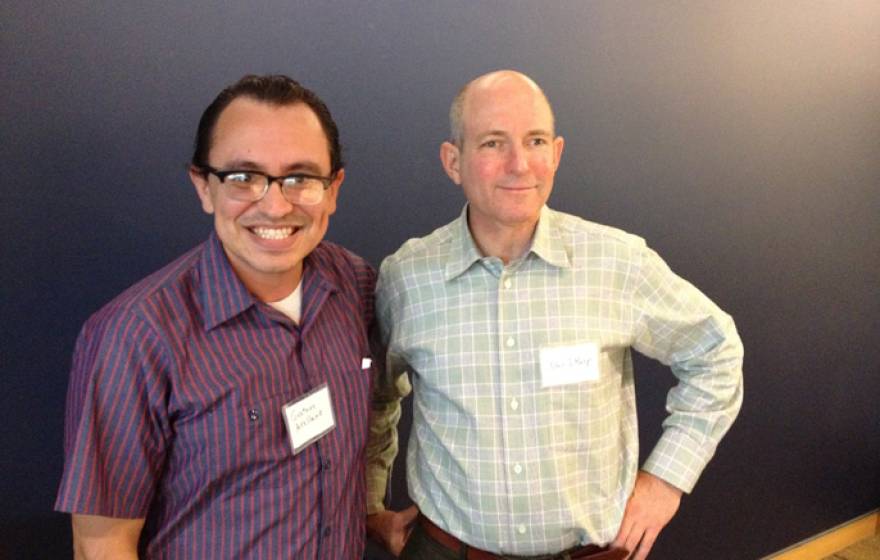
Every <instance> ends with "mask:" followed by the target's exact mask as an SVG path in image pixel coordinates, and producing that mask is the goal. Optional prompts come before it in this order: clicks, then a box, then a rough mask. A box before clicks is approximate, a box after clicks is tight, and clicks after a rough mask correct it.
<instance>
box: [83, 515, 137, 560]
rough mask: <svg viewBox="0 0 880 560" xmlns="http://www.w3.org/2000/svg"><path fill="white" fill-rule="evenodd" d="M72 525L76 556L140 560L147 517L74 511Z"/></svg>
mask: <svg viewBox="0 0 880 560" xmlns="http://www.w3.org/2000/svg"><path fill="white" fill-rule="evenodd" d="M71 525H72V528H73V557H74V559H75V560H137V557H138V555H137V546H138V539H139V538H140V534H141V530H142V529H143V526H144V519H119V518H113V517H103V516H99V515H82V514H74V515H73V516H72V519H71Z"/></svg>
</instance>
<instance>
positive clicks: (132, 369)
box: [55, 234, 375, 560]
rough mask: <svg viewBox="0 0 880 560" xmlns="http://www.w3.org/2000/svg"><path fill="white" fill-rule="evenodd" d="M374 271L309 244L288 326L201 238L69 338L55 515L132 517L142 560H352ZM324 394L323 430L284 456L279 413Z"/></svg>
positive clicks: (361, 512)
mask: <svg viewBox="0 0 880 560" xmlns="http://www.w3.org/2000/svg"><path fill="white" fill-rule="evenodd" d="M374 284H375V271H374V270H373V268H372V267H371V266H370V265H369V264H368V263H367V262H365V261H364V260H363V259H361V258H359V257H357V256H355V255H353V254H352V253H350V252H348V251H346V250H345V249H343V248H341V247H339V246H336V245H334V244H332V243H328V242H323V243H321V244H320V245H319V246H318V247H317V248H316V249H315V250H314V251H313V252H312V253H311V254H310V255H309V256H308V257H307V258H306V259H305V261H304V267H303V279H302V287H303V300H302V302H303V303H302V319H301V321H300V324H299V325H296V324H295V323H293V322H292V321H291V320H290V319H289V318H287V317H286V316H284V315H283V314H281V313H280V312H278V311H277V310H275V309H272V308H271V307H270V306H268V305H266V304H264V303H262V302H259V301H258V300H256V299H255V298H254V297H253V296H252V295H251V294H250V293H249V292H248V290H247V289H246V288H245V287H244V285H243V284H242V283H241V281H240V280H239V279H238V278H237V276H236V275H235V273H234V271H233V270H232V268H231V267H230V265H229V262H228V260H227V258H226V255H225V254H224V252H223V248H222V246H221V244H220V242H219V240H218V239H217V237H216V235H214V234H212V235H211V237H210V239H209V240H208V241H206V242H205V243H203V244H202V245H200V246H198V247H196V248H195V249H193V250H191V251H189V252H188V253H187V254H185V255H183V256H182V257H180V258H179V259H177V260H176V261H174V262H173V263H171V264H169V265H168V266H166V267H164V268H163V269H161V270H159V271H158V272H156V273H154V274H152V275H150V276H149V277H147V278H145V279H144V280H142V281H141V282H139V283H137V284H135V285H134V286H132V287H131V288H129V289H128V290H126V291H125V292H123V293H122V294H121V295H119V296H118V297H117V298H115V299H114V300H113V301H111V302H110V303H109V304H107V305H106V306H105V307H104V308H102V309H101V310H100V311H98V312H97V313H96V314H95V315H93V316H92V317H91V318H90V319H89V320H88V321H87V322H86V324H85V326H84V327H83V329H82V332H81V333H80V336H79V339H78V341H77V345H76V350H75V353H74V357H73V366H72V371H71V378H70V387H69V389H68V396H67V414H66V423H65V437H64V447H65V466H64V474H63V477H62V481H61V487H60V489H59V491H58V497H57V501H56V503H55V508H56V509H57V510H60V511H67V512H72V513H84V514H92V515H102V516H108V517H119V518H141V517H146V519H147V520H146V524H145V526H144V533H143V535H142V539H141V553H142V555H143V556H144V557H146V558H200V559H212V558H230V559H231V558H235V559H239V558H253V559H267V560H270V559H271V560H277V559H281V558H326V559H333V560H337V559H340V558H358V559H359V558H361V557H362V555H363V548H364V538H365V536H364V532H365V530H364V518H365V515H366V510H365V505H364V504H365V487H364V444H365V442H366V437H367V430H368V415H369V409H370V402H369V399H370V390H371V385H372V379H373V372H372V368H371V367H370V366H368V367H367V368H366V369H364V368H363V366H364V365H365V364H364V363H363V359H364V358H367V357H369V356H370V351H369V340H368V329H369V328H370V327H371V325H372V322H373V288H374ZM323 383H326V384H327V385H328V387H329V389H330V396H331V400H332V403H333V411H334V414H335V417H336V427H335V429H333V430H332V431H331V432H330V433H329V434H327V435H326V436H324V437H323V438H321V439H320V440H318V441H317V442H315V443H314V444H312V445H311V446H309V447H308V448H306V449H305V450H303V451H302V452H300V453H299V454H297V455H293V453H292V451H291V446H290V440H289V437H288V435H287V431H286V428H285V425H284V420H283V417H282V406H283V405H284V404H286V403H288V402H290V401H292V400H294V399H296V398H298V397H299V396H302V395H304V394H306V393H308V392H309V391H310V390H311V389H313V388H315V387H317V386H319V385H321V384H323Z"/></svg>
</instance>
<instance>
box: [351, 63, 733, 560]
mask: <svg viewBox="0 0 880 560" xmlns="http://www.w3.org/2000/svg"><path fill="white" fill-rule="evenodd" d="M450 128H451V139H450V140H449V141H447V142H444V143H443V144H442V146H441V148H440V159H441V161H442V163H443V168H444V170H445V171H446V173H447V174H448V175H449V177H450V179H452V181H453V182H454V183H455V184H456V185H459V186H460V187H461V189H462V191H463V192H464V195H465V198H466V199H467V204H466V205H465V207H464V209H463V210H462V212H461V215H460V216H459V217H458V218H457V219H456V220H455V221H453V222H452V223H450V224H448V225H446V226H444V227H442V228H440V229H438V230H436V231H434V232H433V233H431V234H430V235H428V236H426V237H423V238H420V239H412V240H410V241H407V242H406V243H405V244H404V245H403V246H402V247H401V248H400V249H399V250H398V251H397V252H396V253H395V254H394V255H392V256H390V257H388V258H387V259H385V261H384V262H383V264H382V267H381V271H380V277H379V281H378V284H377V303H376V305H377V314H378V317H379V321H380V325H381V335H382V339H383V340H382V342H383V343H384V344H385V346H386V347H387V355H386V360H385V362H386V363H385V364H384V365H385V368H384V371H385V375H384V377H383V378H381V379H380V380H379V382H378V383H377V384H376V389H375V394H374V404H373V406H374V411H373V417H372V424H371V435H370V440H369V442H368V447H367V455H368V457H367V462H368V467H367V472H368V482H367V486H368V492H367V494H368V503H367V510H368V513H369V515H368V518H367V526H368V529H369V531H370V532H371V534H372V535H373V536H374V537H375V538H377V539H378V540H380V541H381V542H383V543H384V544H385V546H386V547H387V548H388V550H389V551H391V552H392V553H393V554H394V555H400V557H401V558H420V559H424V558H428V559H433V558H437V559H447V558H448V559H450V560H452V559H455V558H499V557H503V558H511V557H512V558H516V557H527V558H535V557H538V558H560V559H563V558H565V559H567V558H594V559H597V560H598V559H610V558H618V559H622V558H632V559H634V560H643V559H644V558H646V557H647V555H648V552H649V551H650V550H651V547H652V546H653V544H654V542H655V539H656V538H657V535H658V534H659V532H660V531H661V530H662V529H663V527H664V526H665V525H666V524H667V523H668V522H669V520H670V519H671V518H672V517H673V515H674V514H675V512H676V511H677V509H678V507H679V503H680V500H681V494H682V493H683V492H690V491H691V490H692V488H693V487H694V484H695V483H696V481H697V478H698V477H699V475H700V473H701V472H702V471H703V469H704V468H705V466H706V464H707V463H708V461H709V459H710V458H711V457H712V455H713V453H714V451H715V448H716V446H717V444H718V442H719V441H720V439H721V438H722V437H723V436H724V434H725V433H726V432H727V430H728V428H729V427H730V425H731V423H732V422H733V420H734V418H735V417H736V415H737V413H738V412H739V408H740V406H741V403H742V355H743V350H742V344H741V342H740V339H739V337H738V335H737V332H736V329H735V327H734V324H733V321H732V319H731V318H730V316H728V315H727V314H725V313H724V312H723V311H722V310H721V309H719V308H718V307H717V306H716V305H715V304H714V303H712V302H711V301H710V300H709V299H708V298H707V297H706V296H705V295H703V294H702V293H701V292H700V291H699V290H697V289H696V288H695V287H694V286H692V285H691V284H689V283H687V282H686V281H685V280H683V279H681V278H680V277H678V276H676V275H675V274H674V273H673V272H672V271H671V270H670V269H669V267H668V266H667V265H666V263H664V262H663V260H662V259H661V258H660V257H659V256H658V255H657V254H656V253H654V252H653V251H651V250H650V249H649V248H648V247H647V246H646V245H645V242H644V241H643V240H642V239H640V238H638V237H636V236H634V235H631V234H628V233H625V232H622V231H620V230H617V229H614V228H611V227H608V226H603V225H599V224H595V223H592V222H588V221H585V220H583V219H581V218H578V217H575V216H571V215H568V214H564V213H561V212H557V211H554V210H551V209H550V208H548V207H547V206H546V202H547V199H548V198H549V196H550V193H551V191H552V189H553V178H554V175H555V173H556V170H557V168H558V166H559V162H560V158H561V156H562V151H563V147H564V140H563V139H562V138H561V137H559V136H557V135H556V133H555V127H554V117H553V111H552V109H551V107H550V104H549V102H548V100H547V98H546V96H545V95H544V93H543V92H542V90H541V88H540V87H539V86H538V85H537V84H536V83H535V82H534V81H533V80H531V79H530V78H529V77H527V76H525V75H523V74H520V73H518V72H513V71H498V72H493V73H490V74H486V75H484V76H481V77H479V78H477V79H475V80H473V81H471V82H470V83H468V84H467V85H466V86H465V87H464V88H463V89H462V90H461V92H460V93H459V94H458V96H457V97H456V98H455V100H454V101H453V104H452V108H451V110H450ZM631 349H635V350H637V351H638V352H640V353H642V354H645V355H647V356H650V357H652V358H654V359H657V360H659V361H661V362H662V363H664V364H667V365H669V366H670V367H671V369H672V372H673V374H675V376H676V377H677V379H678V383H677V385H676V386H675V387H674V388H673V389H672V390H671V391H670V393H669V398H668V401H667V402H668V409H669V412H670V414H669V416H668V417H667V419H666V421H665V422H664V424H663V427H664V432H663V435H662V437H661V438H660V440H659V442H658V443H657V445H656V446H655V447H654V449H653V450H652V451H651V453H650V455H649V456H648V458H647V460H646V461H645V463H644V464H643V465H642V467H641V469H639V464H638V457H639V451H638V429H637V420H636V405H635V391H634V384H633V368H632V359H631ZM407 373H408V374H409V376H408V375H407ZM410 378H411V380H412V390H413V396H414V398H413V428H412V433H411V436H410V441H409V446H408V453H407V481H408V484H409V494H410V496H411V497H412V499H413V502H414V503H415V505H414V506H413V507H411V508H409V509H408V510H405V511H403V512H392V511H387V510H385V509H384V506H383V498H384V496H385V489H386V486H387V481H388V478H389V476H390V471H391V464H392V462H393V459H394V457H395V455H396V453H397V433H396V425H397V420H398V418H399V415H400V399H401V398H402V397H403V396H405V395H406V394H408V392H409V391H410Z"/></svg>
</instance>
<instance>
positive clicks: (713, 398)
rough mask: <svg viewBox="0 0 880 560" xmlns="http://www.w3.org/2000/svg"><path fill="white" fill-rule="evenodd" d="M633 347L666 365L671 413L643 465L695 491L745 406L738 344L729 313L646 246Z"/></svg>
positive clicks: (740, 349)
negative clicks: (671, 380)
mask: <svg viewBox="0 0 880 560" xmlns="http://www.w3.org/2000/svg"><path fill="white" fill-rule="evenodd" d="M643 250H644V252H643V258H642V259H641V265H642V266H641V268H640V274H639V277H638V281H637V282H636V285H635V300H634V301H635V311H636V313H637V315H638V317H639V318H638V320H637V322H636V340H635V343H634V345H633V347H634V348H635V349H636V350H638V351H639V352H641V353H643V354H645V355H647V356H650V357H652V358H655V359H657V360H659V361H661V362H663V363H664V364H666V365H668V366H670V367H671V369H672V372H673V374H674V375H675V376H676V378H677V379H678V383H677V384H676V386H675V387H673V388H672V390H670V392H669V394H668V396H667V402H666V408H667V411H668V412H669V416H668V417H667V418H666V420H665V421H664V422H663V434H662V436H661V437H660V440H659V441H658V443H657V445H656V446H655V447H654V449H653V450H652V452H651V453H650V455H649V456H648V459H647V461H646V462H645V464H644V466H643V469H644V470H645V471H647V472H649V473H651V474H653V475H655V476H658V477H660V478H662V479H663V480H665V481H667V482H669V483H670V484H672V485H673V486H676V487H677V488H680V489H681V490H683V491H685V492H690V491H691V490H693V487H694V485H695V484H696V482H697V479H698V478H699V477H700V474H701V473H702V471H703V469H704V468H705V467H706V464H707V463H708V462H709V460H710V459H711V458H712V456H713V455H714V453H715V449H716V447H717V446H718V443H719V441H720V440H721V438H722V437H723V436H724V434H725V433H727V430H728V429H729V428H730V426H731V424H732V423H733V421H734V419H735V418H736V416H737V414H738V413H739V410H740V407H741V405H742V398H743V376H742V361H743V347H742V342H741V341H740V338H739V335H738V334H737V331H736V327H735V326H734V323H733V319H732V318H731V317H730V316H729V315H727V314H726V313H724V312H723V311H722V310H721V309H719V308H718V306H717V305H715V304H714V303H713V302H712V301H711V300H709V298H707V297H706V296H705V295H704V294H703V293H701V292H700V291H699V290H698V289H697V288H695V287H694V286H693V285H691V284H690V283H688V282H687V281H685V280H684V279H682V278H680V277H678V276H677V275H675V274H674V273H673V272H672V271H671V270H670V269H669V267H668V266H667V265H666V263H665V262H664V261H663V260H662V259H661V258H660V257H659V256H658V255H657V254H656V253H654V252H653V251H651V250H650V249H648V248H643Z"/></svg>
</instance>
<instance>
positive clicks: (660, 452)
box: [642, 428, 716, 494]
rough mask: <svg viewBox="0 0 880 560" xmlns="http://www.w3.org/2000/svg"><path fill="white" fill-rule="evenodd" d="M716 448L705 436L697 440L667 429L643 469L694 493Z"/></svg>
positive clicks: (672, 429) (686, 491) (682, 432)
mask: <svg viewBox="0 0 880 560" xmlns="http://www.w3.org/2000/svg"><path fill="white" fill-rule="evenodd" d="M715 447H716V446H715V445H714V444H712V443H710V442H709V441H706V440H705V439H704V440H703V442H697V441H696V440H694V438H693V437H692V436H690V435H688V434H687V433H686V432H684V431H682V430H680V429H676V428H667V429H666V430H665V431H664V432H663V435H662V436H661V437H660V441H658V442H657V445H656V446H655V447H654V450H653V451H651V455H650V456H649V457H648V460H647V461H645V464H644V466H643V467H642V470H644V471H647V472H649V473H651V474H653V475H654V476H656V477H658V478H662V479H663V480H665V481H666V482H668V483H669V484H671V485H673V486H675V487H676V488H678V489H680V490H682V491H683V492H685V493H688V494H690V493H691V491H692V490H693V489H694V486H695V485H696V484H697V479H699V478H700V475H701V474H702V472H703V469H705V468H706V465H707V464H708V463H709V459H711V458H712V455H714V454H715Z"/></svg>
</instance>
